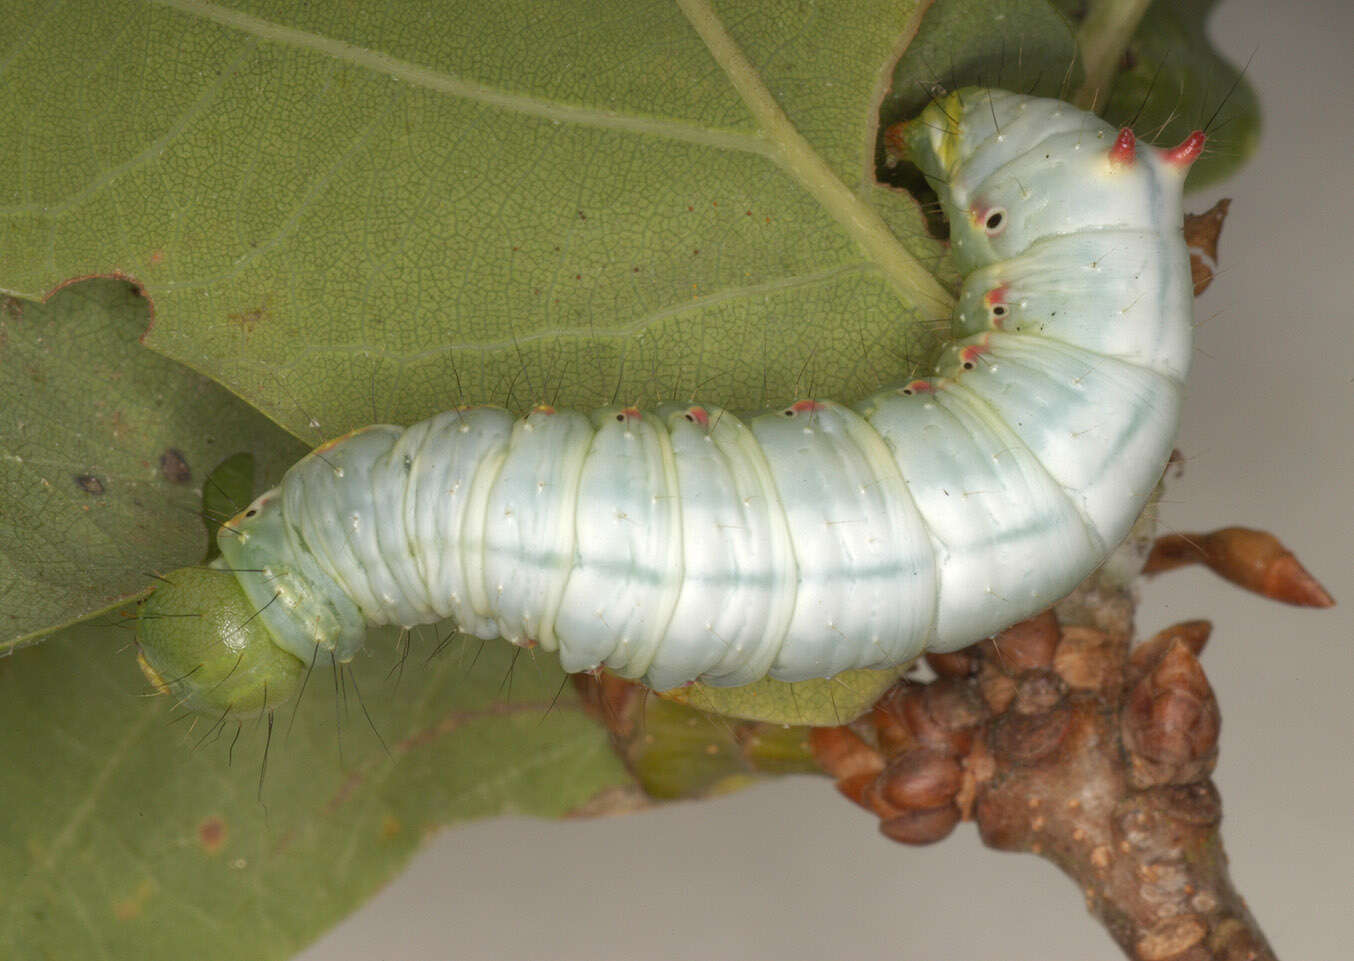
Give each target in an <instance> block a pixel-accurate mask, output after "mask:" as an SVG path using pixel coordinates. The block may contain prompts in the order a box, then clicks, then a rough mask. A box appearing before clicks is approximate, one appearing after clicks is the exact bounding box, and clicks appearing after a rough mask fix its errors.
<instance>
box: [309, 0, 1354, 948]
mask: <svg viewBox="0 0 1354 961" xmlns="http://www.w3.org/2000/svg"><path fill="white" fill-rule="evenodd" d="M1211 32H1212V34H1213V36H1214V37H1215V38H1216V40H1217V42H1218V43H1220V44H1221V46H1222V48H1223V49H1224V50H1225V51H1226V52H1227V53H1228V54H1229V55H1230V56H1231V58H1232V59H1233V60H1234V61H1238V62H1244V61H1245V60H1246V58H1247V57H1248V56H1249V55H1250V54H1251V52H1252V51H1254V52H1255V56H1254V60H1253V61H1252V63H1251V67H1250V74H1249V75H1250V79H1251V81H1252V82H1253V83H1254V85H1255V87H1256V88H1257V89H1258V90H1259V92H1260V97H1261V101H1262V104H1263V108H1264V120H1265V130H1264V135H1263V141H1262V143H1261V145H1260V149H1259V152H1258V153H1257V154H1256V156H1255V158H1254V160H1253V161H1252V163H1251V164H1250V165H1249V166H1248V167H1246V169H1245V171H1244V172H1243V173H1242V174H1241V175H1239V176H1237V177H1236V178H1234V179H1233V180H1232V181H1230V182H1229V183H1228V184H1226V186H1225V187H1224V188H1223V189H1220V190H1211V191H1208V192H1207V193H1206V194H1204V195H1202V196H1194V197H1192V198H1191V199H1190V200H1189V202H1188V207H1189V208H1190V209H1193V210H1203V209H1205V208H1206V207H1207V206H1208V205H1209V204H1211V203H1212V201H1213V200H1214V199H1215V198H1216V197H1219V196H1224V195H1225V196H1231V197H1233V198H1235V202H1234V203H1233V206H1232V213H1231V217H1230V219H1229V220H1228V222H1227V226H1226V230H1225V232H1224V235H1223V240H1222V251H1221V259H1222V265H1223V273H1222V275H1221V276H1220V278H1219V279H1218V280H1217V282H1215V284H1214V285H1213V288H1212V289H1211V290H1210V291H1209V292H1208V293H1207V294H1206V295H1205V297H1204V298H1203V299H1202V300H1201V301H1200V303H1199V308H1198V316H1199V320H1200V326H1199V330H1198V352H1197V354H1196V357H1195V368H1194V372H1193V376H1192V379H1191V381H1190V389H1189V399H1188V402H1187V405H1186V411H1185V420H1184V427H1183V431H1182V434H1181V439H1180V444H1179V446H1180V447H1181V448H1182V449H1183V450H1184V451H1185V453H1186V454H1187V455H1188V457H1189V462H1188V466H1187V469H1186V474H1185V477H1184V479H1183V480H1182V481H1179V482H1177V483H1175V484H1173V485H1172V486H1171V488H1170V490H1169V493H1168V501H1169V503H1168V504H1167V505H1166V507H1165V509H1164V521H1165V524H1166V526H1167V528H1172V529H1179V530H1208V529H1211V528H1214V527H1219V526H1225V525H1228V524H1244V525H1249V526H1255V527H1263V528H1267V529H1270V530H1272V531H1274V532H1275V533H1277V534H1279V535H1280V537H1281V538H1282V539H1283V540H1284V541H1285V542H1286V543H1287V544H1288V545H1289V546H1290V547H1292V548H1293V549H1294V550H1296V551H1297V552H1298V553H1299V556H1300V557H1301V559H1302V560H1303V561H1304V562H1305V563H1306V564H1307V565H1308V567H1309V568H1310V569H1311V570H1312V571H1313V572H1315V573H1316V574H1317V575H1318V576H1319V577H1320V578H1321V579H1322V580H1323V581H1324V583H1325V584H1326V586H1327V588H1329V589H1330V590H1331V591H1332V593H1334V594H1335V596H1336V598H1337V600H1340V601H1342V602H1344V606H1342V607H1337V608H1335V609H1334V610H1332V611H1323V612H1312V611H1303V610H1298V609H1294V608H1287V607H1284V606H1281V605H1279V604H1275V603H1272V602H1267V601H1265V600H1262V599H1260V598H1256V597H1253V596H1250V595H1247V594H1245V593H1243V592H1242V591H1241V590H1239V589H1237V588H1234V587H1232V586H1230V585H1228V584H1226V583H1225V582H1222V581H1220V580H1218V579H1216V578H1214V577H1213V576H1212V575H1210V574H1208V573H1206V572H1199V571H1193V570H1190V571H1183V572H1179V573H1175V574H1172V575H1167V577H1166V579H1164V580H1159V581H1157V582H1156V583H1153V584H1151V585H1149V586H1148V587H1147V589H1146V590H1145V591H1144V595H1143V605H1142V607H1141V608H1140V611H1139V628H1140V632H1141V633H1143V634H1144V635H1146V634H1150V633H1152V632H1154V631H1156V630H1158V629H1160V628H1161V627H1164V626H1166V625H1168V624H1170V623H1173V622H1175V621H1179V620H1185V619H1188V618H1195V617H1207V618H1210V619H1211V620H1212V621H1213V622H1214V624H1215V631H1214V635H1213V640H1212V642H1211V643H1210V645H1209V648H1208V650H1207V651H1206V652H1205V655H1204V664H1205V666H1206V668H1207V669H1208V672H1209V676H1210V678H1211V680H1212V682H1213V685H1214V687H1215V689H1216V691H1217V693H1218V697H1219V699H1220V701H1221V702H1222V709H1223V731H1222V759H1221V764H1220V766H1219V769H1218V772H1217V781H1218V784H1219V786H1220V788H1221V790H1222V794H1223V798H1224V811H1225V816H1224V822H1223V831H1224V838H1225V841H1226V843H1227V847H1228V850H1229V852H1230V855H1231V859H1232V869H1233V875H1234V878H1235V880H1236V882H1237V884H1238V886H1239V887H1240V888H1241V890H1242V892H1243V893H1244V894H1245V896H1246V897H1247V898H1248V900H1249V902H1250V905H1251V908H1252V910H1253V911H1254V913H1255V914H1256V915H1257V916H1258V918H1259V920H1260V922H1261V924H1262V926H1263V927H1264V929H1265V930H1266V932H1267V933H1268V935H1269V937H1270V938H1271V940H1272V942H1273V943H1274V945H1275V948H1276V950H1277V951H1278V953H1279V955H1280V956H1281V957H1285V958H1288V959H1291V961H1322V959H1332V961H1334V959H1347V958H1349V957H1351V953H1354V947H1352V946H1354V904H1351V893H1352V890H1354V889H1352V887H1351V879H1352V878H1354V827H1352V826H1351V789H1352V788H1354V745H1352V744H1351V734H1352V733H1354V709H1352V708H1351V704H1354V699H1352V698H1351V693H1350V686H1351V683H1354V646H1352V645H1351V640H1352V639H1354V638H1352V635H1354V616H1352V615H1354V577H1352V576H1351V567H1352V565H1351V563H1350V557H1351V553H1352V551H1351V543H1350V541H1351V537H1352V536H1354V523H1352V522H1351V516H1350V515H1351V505H1350V491H1351V489H1354V466H1352V465H1354V456H1352V455H1351V448H1352V447H1354V348H1351V337H1350V327H1351V314H1352V313H1354V311H1352V310H1351V305H1354V291H1352V288H1354V258H1351V254H1350V251H1351V249H1354V176H1351V175H1352V174H1354V133H1352V132H1351V127H1352V126H1354V57H1352V56H1351V49H1352V47H1354V40H1352V39H1351V38H1354V5H1351V4H1350V3H1349V2H1348V0H1297V2H1294V3H1291V4H1284V5H1282V6H1278V5H1274V4H1270V3H1267V2H1266V0H1224V2H1223V3H1222V4H1221V5H1220V9H1219V10H1218V11H1217V13H1216V15H1215V17H1214V20H1213V23H1212V25H1211ZM1226 136H1227V130H1226V128H1223V129H1222V130H1221V131H1220V132H1219V138H1218V139H1219V140H1222V141H1225V140H1226ZM1225 148H1226V144H1225V142H1224V143H1223V144H1222V148H1221V149H1225ZM870 955H877V956H878V955H888V956H892V957H898V958H915V959H936V961H953V959H971V961H984V959H993V961H996V959H1002V961H1023V959H1029V961H1034V959H1038V961H1056V959H1074V958H1075V959H1102V958H1103V959H1114V958H1119V957H1120V955H1119V953H1118V951H1117V949H1116V948H1115V947H1114V946H1113V944H1112V943H1111V942H1110V941H1109V940H1108V938H1107V937H1106V935H1105V934H1104V933H1103V931H1102V930H1101V929H1100V928H1099V926H1098V925H1097V924H1096V923H1095V922H1094V921H1093V920H1091V919H1090V917H1089V916H1088V915H1087V914H1086V912H1085V910H1084V908H1083V906H1082V900H1081V895H1080V893H1079V892H1078V891H1077V890H1076V888H1075V887H1074V886H1073V885H1072V884H1071V882H1070V881H1068V880H1067V879H1066V878H1064V877H1063V876H1062V875H1061V874H1060V873H1059V872H1058V871H1057V870H1056V869H1055V868H1053V867H1052V866H1051V865H1050V864H1048V863H1046V862H1044V861H1041V860H1038V859H1036V858H1034V857H1031V856H1027V855H1011V854H1000V853H997V852H993V851H989V850H987V849H985V848H984V847H982V845H981V844H980V843H979V842H978V840H977V837H976V833H975V832H974V830H973V829H972V827H971V826H967V825H961V827H960V828H959V830H958V831H956V833H955V835H954V836H952V837H951V838H950V839H949V840H947V841H946V842H944V843H943V844H940V845H937V846H934V847H931V848H924V849H910V848H905V847H902V846H899V845H896V844H893V843H891V842H887V841H885V840H884V839H883V838H882V837H881V836H880V835H879V834H878V833H877V831H876V821H875V819H874V818H873V817H871V816H869V815H867V814H865V813H864V812H863V811H860V810H858V809H856V808H855V807H854V806H852V805H851V804H849V803H847V802H846V801H844V800H843V799H841V798H840V797H839V796H838V795H837V794H836V792H835V791H834V790H833V789H832V787H831V785H830V784H829V783H828V782H827V781H826V780H813V779H808V778H796V779H787V780H784V781H781V782H778V783H774V784H770V785H768V786H766V787H762V788H758V789H755V790H751V791H747V792H744V793H742V794H740V795H737V796H734V797H731V798H728V799H725V800H722V801H717V802H708V803H700V804H686V805H676V806H668V807H666V808H662V809H659V810H656V811H654V812H651V813H646V814H641V815H635V816H630V817H623V818H611V819H605V820H602V821H595V822H583V821H580V822H570V823H552V822H535V821H527V820H522V819H499V820H495V821H489V822H482V823H478V824H473V825H470V826H468V827H464V828H460V829H458V830H454V831H449V832H447V833H445V834H443V835H441V836H440V837H439V838H437V839H436V840H435V841H434V842H433V843H431V844H430V845H429V846H428V848H427V849H426V850H425V852H424V853H423V854H421V855H420V856H419V857H417V858H416V859H415V860H414V862H413V864H412V866H411V868H410V870H409V871H408V872H407V873H406V874H405V875H404V876H403V877H402V878H401V879H400V880H399V881H397V882H396V883H395V884H393V885H391V886H390V887H389V888H388V889H386V890H385V891H384V892H383V893H382V894H381V895H380V896H379V897H377V898H376V899H375V900H374V901H373V902H372V903H370V904H369V905H368V906H367V907H366V908H365V909H363V910H362V911H360V912H358V913H357V914H356V915H354V916H353V917H352V918H350V919H349V920H348V921H346V922H345V923H343V924H341V925H340V926H339V927H338V928H336V929H335V930H334V931H332V932H330V933H329V934H328V935H327V936H326V937H325V938H324V939H323V940H322V941H321V942H319V943H318V944H316V945H315V946H313V947H312V948H311V949H310V950H309V951H307V952H306V953H305V954H303V955H302V956H301V957H302V958H303V959H305V961H321V959H323V961H345V959H362V961H369V959H374V958H381V959H410V961H413V959H419V961H422V959H438V958H456V959H477V958H485V959H488V958H493V959H501V958H560V959H570V958H580V959H582V958H588V959H606V958H654V959H675V958H693V959H694V958H701V959H718V958H749V959H757V958H768V959H769V958H778V959H783V958H804V959H817V958H823V959H828V958H833V959H835V958H859V957H865V956H870Z"/></svg>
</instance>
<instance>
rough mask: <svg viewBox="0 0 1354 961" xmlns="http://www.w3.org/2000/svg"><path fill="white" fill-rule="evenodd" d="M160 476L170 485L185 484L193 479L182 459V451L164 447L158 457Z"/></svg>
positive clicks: (190, 471)
mask: <svg viewBox="0 0 1354 961" xmlns="http://www.w3.org/2000/svg"><path fill="white" fill-rule="evenodd" d="M160 476H161V477H163V478H164V479H165V480H167V481H169V482H170V483H171V484H187V483H188V482H189V481H190V480H192V479H193V472H192V470H191V469H190V468H189V467H188V461H187V460H185V459H184V456H183V451H181V450H178V449H177V448H174V447H166V448H165V452H164V453H163V454H161V455H160Z"/></svg>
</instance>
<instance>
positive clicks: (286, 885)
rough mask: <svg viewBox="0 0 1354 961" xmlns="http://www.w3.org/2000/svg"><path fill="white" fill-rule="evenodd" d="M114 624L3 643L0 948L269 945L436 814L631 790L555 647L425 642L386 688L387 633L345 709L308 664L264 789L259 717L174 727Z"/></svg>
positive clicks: (255, 955)
mask: <svg viewBox="0 0 1354 961" xmlns="http://www.w3.org/2000/svg"><path fill="white" fill-rule="evenodd" d="M127 638H128V635H127V634H126V633H124V632H122V631H119V630H118V629H117V628H116V627H111V626H105V625H99V624H97V623H92V624H87V625H81V626H78V627H75V628H72V629H69V630H67V631H64V632H62V633H61V634H59V635H57V636H56V637H53V638H52V639H50V640H49V641H48V642H47V643H45V644H42V645H40V646H37V647H32V648H29V649H27V650H23V651H20V652H18V653H17V654H16V655H15V656H13V657H8V658H0V757H4V758H5V759H6V763H5V764H3V765H0V797H3V798H4V799H5V816H4V818H3V819H0V887H3V889H4V891H5V897H4V903H3V908H0V955H3V956H4V957H6V958H12V959H15V961H29V959H38V958H138V959H160V958H163V959H175V961H177V959H182V958H195V959H201V961H210V959H220V961H238V959H240V958H251V959H271V958H285V957H288V956H290V955H291V954H293V953H295V952H296V951H297V950H299V949H300V948H301V947H303V946H304V945H305V944H307V943H308V942H310V941H311V940H312V939H313V938H314V937H315V936H316V935H317V934H318V933H319V932H320V931H322V930H324V929H325V928H327V927H328V926H330V925H331V924H333V923H334V922H335V921H337V920H339V919H340V918H342V917H343V916H344V915H346V914H347V913H348V912H349V911H351V910H352V909H353V908H354V907H355V906H356V905H357V904H358V903H360V902H361V901H362V900H363V899H365V898H366V897H367V896H368V895H370V894H371V893H372V892H374V891H375V890H376V889H377V888H379V887H380V886H381V885H382V884H383V883H385V882H386V881H388V880H389V879H390V877H391V876H392V875H393V874H394V873H395V872H396V871H397V870H398V869H399V867H400V866H401V865H402V864H403V863H404V861H405V860H406V859H407V858H408V856H409V854H410V853H411V852H412V851H413V850H414V849H415V848H417V847H418V845H419V844H420V843H421V842H422V841H423V839H424V838H425V837H426V836H427V835H428V834H430V833H431V832H433V831H435V830H437V829H438V828H440V827H443V826H445V825H448V824H452V823H455V822H457V821H462V820H465V819H468V818H476V817H486V816H489V815H494V814H500V813H509V812H511V813H515V814H526V815H531V816H536V817H558V816H561V815H564V814H568V813H570V812H572V811H576V810H578V809H580V808H582V807H584V806H585V805H589V804H590V803H594V804H595V803H596V802H597V801H598V800H599V799H602V798H605V797H610V796H611V794H614V793H615V792H622V793H624V792H626V791H631V792H633V782H632V780H631V778H630V776H629V775H628V774H627V773H626V772H625V770H624V769H623V767H622V766H621V764H620V762H619V760H618V759H617V758H616V756H615V754H614V753H613V751H612V749H611V744H610V741H609V739H608V737H607V735H606V732H605V731H604V730H603V729H602V728H601V727H600V726H598V725H596V724H594V723H593V722H592V721H591V720H590V719H588V718H587V717H586V716H585V715H584V714H583V712H582V710H581V708H580V706H579V704H578V701H577V699H576V697H575V696H574V694H573V691H572V690H571V689H570V688H568V687H566V686H565V677H564V675H563V674H562V673H561V672H560V670H559V667H558V665H557V663H556V662H555V660H554V659H553V658H550V657H546V656H537V657H534V658H527V657H521V658H516V657H515V649H512V648H510V647H509V646H508V645H506V644H490V645H484V646H483V650H480V647H481V644H480V642H478V641H475V642H473V643H467V644H465V645H459V644H456V645H452V646H451V647H449V648H448V649H447V650H445V651H444V652H443V653H442V654H440V655H439V656H438V657H436V658H434V659H433V660H432V661H431V662H430V663H429V664H428V665H426V666H423V665H421V663H420V662H421V661H422V660H423V659H424V658H425V657H426V656H427V654H428V651H429V649H430V648H431V642H427V643H425V645H424V648H423V650H419V651H416V652H415V655H414V656H415V657H416V658H418V661H417V662H415V661H411V662H410V664H409V669H408V670H407V671H406V672H405V676H404V678H403V681H402V683H400V684H399V686H398V687H397V686H396V683H395V680H394V677H393V676H390V675H389V672H390V669H391V668H392V667H398V662H397V661H396V659H395V656H394V655H393V654H392V653H391V651H392V648H393V637H392V636H390V635H388V634H387V635H386V636H383V637H380V638H378V639H377V641H376V645H375V648H376V650H377V651H380V652H382V653H378V654H375V655H373V656H370V657H364V658H360V659H359V660H358V661H357V662H355V664H354V668H353V670H352V673H351V674H350V675H348V676H346V677H345V679H344V687H345V695H346V703H345V702H342V701H340V702H338V704H337V705H336V703H335V694H334V684H333V683H332V682H331V679H330V674H331V671H330V669H329V668H328V667H324V666H321V667H319V668H317V669H316V676H315V677H313V678H312V679H311V684H310V689H309V691H308V693H307V694H306V696H305V698H304V699H303V701H302V702H301V706H300V708H299V710H298V712H297V715H296V718H295V722H294V724H292V722H291V721H290V719H289V718H287V717H285V716H281V717H279V718H278V723H277V725H276V727H275V728H274V730H273V733H272V741H271V747H270V749H269V753H268V758H267V771H266V775H264V777H263V784H262V791H261V794H260V786H259V779H260V772H261V767H262V763H263V752H264V745H265V741H266V739H267V727H266V725H265V724H263V723H259V724H255V723H254V722H247V723H246V724H245V726H244V727H243V729H242V730H241V731H240V732H239V739H238V741H236V740H235V738H236V727H235V725H234V724H231V725H229V727H228V728H226V729H223V730H216V729H214V728H213V725H212V724H211V722H210V721H202V722H200V723H198V724H197V726H196V727H195V728H194V727H192V726H191V725H190V724H187V723H171V722H172V721H173V719H174V716H175V712H174V710H173V705H171V704H170V703H169V701H168V699H166V698H157V699H153V700H150V701H148V700H147V699H146V698H145V697H143V696H139V695H143V694H145V693H146V684H145V682H144V681H143V680H141V679H140V678H139V676H138V674H137V671H136V668H135V664H134V660H133V659H132V658H131V657H130V656H129V655H128V653H127V652H126V650H125V648H126V647H127ZM516 653H520V651H517V652H516ZM416 667H421V669H416ZM354 677H355V678H356V683H354V680H353V679H354ZM359 690H360V692H361V694H360V700H359V695H358V693H357V692H358V691H359ZM364 709H365V710H366V711H367V712H369V713H370V715H371V717H372V719H373V722H374V725H375V727H376V728H377V729H378V730H379V731H380V732H381V737H382V738H383V739H384V741H385V744H386V745H388V747H389V753H388V754H387V753H385V752H384V751H383V750H382V748H381V745H380V743H379V742H378V741H377V739H376V736H375V735H374V734H373V733H372V730H371V728H370V727H369V726H368V723H367V721H366V719H365V717H364V716H363V710H364ZM340 752H341V757H340ZM605 792H611V794H607V793H605ZM469 880H470V879H468V882H469Z"/></svg>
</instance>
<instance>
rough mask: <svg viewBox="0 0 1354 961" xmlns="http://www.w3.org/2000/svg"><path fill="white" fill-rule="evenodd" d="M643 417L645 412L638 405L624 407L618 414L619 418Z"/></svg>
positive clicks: (636, 418) (638, 418)
mask: <svg viewBox="0 0 1354 961" xmlns="http://www.w3.org/2000/svg"><path fill="white" fill-rule="evenodd" d="M643 417H644V414H643V413H641V412H640V409H639V408H638V407H622V408H621V412H620V413H619V414H617V415H616V419H617V420H621V419H625V420H641V419H643Z"/></svg>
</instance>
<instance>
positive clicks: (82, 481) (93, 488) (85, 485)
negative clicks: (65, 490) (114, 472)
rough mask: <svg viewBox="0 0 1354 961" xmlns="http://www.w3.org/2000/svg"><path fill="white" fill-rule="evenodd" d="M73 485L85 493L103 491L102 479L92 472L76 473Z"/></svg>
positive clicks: (99, 492) (100, 492)
mask: <svg viewBox="0 0 1354 961" xmlns="http://www.w3.org/2000/svg"><path fill="white" fill-rule="evenodd" d="M75 486H76V487H78V488H80V489H81V490H82V491H84V492H85V493H86V494H102V493H103V492H104V486H103V481H101V480H99V479H98V478H97V477H95V476H94V475H93V474H76V475H75Z"/></svg>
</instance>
